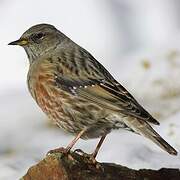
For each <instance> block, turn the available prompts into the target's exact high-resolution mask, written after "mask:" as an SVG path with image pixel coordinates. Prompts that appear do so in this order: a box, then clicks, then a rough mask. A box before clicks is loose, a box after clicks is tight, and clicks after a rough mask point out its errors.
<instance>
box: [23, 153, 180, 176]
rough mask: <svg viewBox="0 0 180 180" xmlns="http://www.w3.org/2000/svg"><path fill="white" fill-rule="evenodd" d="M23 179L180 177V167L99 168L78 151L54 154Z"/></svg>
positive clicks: (118, 166) (102, 166)
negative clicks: (158, 168)
mask: <svg viewBox="0 0 180 180" xmlns="http://www.w3.org/2000/svg"><path fill="white" fill-rule="evenodd" d="M21 180H180V170H179V169H166V168H163V169H160V170H157V171H156V170H146V169H142V170H133V169H129V168H127V167H124V166H121V165H116V164H111V163H99V164H98V167H97V166H95V165H94V164H92V163H90V162H89V160H88V159H87V158H85V157H83V156H81V155H79V154H77V153H74V152H71V153H70V154H69V155H64V154H61V153H54V154H51V155H48V156H47V157H45V159H43V160H42V161H40V162H39V163H38V164H36V165H34V166H32V167H31V168H29V170H28V172H27V173H26V174H25V175H24V177H22V178H21Z"/></svg>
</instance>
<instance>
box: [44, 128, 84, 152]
mask: <svg viewBox="0 0 180 180" xmlns="http://www.w3.org/2000/svg"><path fill="white" fill-rule="evenodd" d="M85 131H86V129H83V130H82V131H80V132H79V134H78V135H77V136H76V137H75V138H74V139H73V140H72V141H71V142H70V143H69V144H68V146H67V147H66V148H63V147H60V148H57V149H53V150H50V151H48V153H47V154H52V153H58V152H60V153H68V152H69V151H70V150H71V148H72V147H73V146H74V145H75V143H76V142H77V141H78V140H79V138H80V137H81V136H82V135H83V133H84V132H85Z"/></svg>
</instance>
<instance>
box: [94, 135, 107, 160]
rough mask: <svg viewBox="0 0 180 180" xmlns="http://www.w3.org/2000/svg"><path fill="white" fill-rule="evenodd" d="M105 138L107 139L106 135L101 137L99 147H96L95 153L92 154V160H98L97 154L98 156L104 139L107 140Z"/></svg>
mask: <svg viewBox="0 0 180 180" xmlns="http://www.w3.org/2000/svg"><path fill="white" fill-rule="evenodd" d="M105 138H106V135H104V136H102V137H101V139H100V141H99V143H98V144H97V146H96V149H95V151H94V152H93V153H92V158H94V159H95V158H96V156H97V154H98V151H99V149H100V147H101V145H102V143H103V142H104V139H105Z"/></svg>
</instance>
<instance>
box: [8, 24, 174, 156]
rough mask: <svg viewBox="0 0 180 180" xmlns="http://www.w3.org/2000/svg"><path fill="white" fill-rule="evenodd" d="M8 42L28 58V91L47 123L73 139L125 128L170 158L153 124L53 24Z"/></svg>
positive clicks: (86, 53)
mask: <svg viewBox="0 0 180 180" xmlns="http://www.w3.org/2000/svg"><path fill="white" fill-rule="evenodd" d="M10 44H18V45H21V46H23V47H24V49H25V50H26V53H27V55H28V57H29V62H30V68H29V73H28V87H29V90H30V92H31V95H32V97H33V98H34V99H35V101H36V102H37V103H38V105H39V106H40V107H41V109H42V110H43V111H44V112H45V113H46V114H47V115H48V117H49V118H50V119H52V120H53V121H55V122H56V124H57V125H58V126H60V127H62V128H63V129H65V130H66V131H68V132H70V133H73V134H74V135H75V136H76V138H75V139H74V140H73V142H72V143H70V145H69V146H68V148H67V150H70V149H71V148H72V146H73V145H74V144H75V142H76V141H77V140H78V139H79V138H84V139H89V138H98V137H102V138H101V141H100V143H99V144H98V146H97V149H96V151H95V153H94V154H93V156H94V157H95V156H96V154H97V151H98V149H99V147H100V145H101V144H102V142H103V140H104V138H105V136H106V134H108V133H109V132H111V130H113V129H119V128H125V129H127V130H130V131H132V132H135V133H138V134H140V135H143V136H145V137H147V138H149V139H150V140H152V141H153V142H154V143H156V144H157V145H158V146H160V147H161V148H163V149H164V150H165V151H167V152H168V153H170V154H173V155H176V154H177V152H176V150H175V149H174V148H173V147H171V146H170V145H169V144H168V143H167V142H166V141H165V140H163V139H162V138H161V136H160V135H159V134H158V133H157V132H156V131H155V130H154V129H153V128H152V127H151V126H150V124H155V125H159V122H158V121H157V120H155V119H154V118H153V117H152V116H151V115H150V114H149V113H148V112H147V111H146V110H145V109H144V108H143V107H142V106H141V105H140V104H139V103H138V102H137V101H136V100H135V99H134V98H133V96H132V95H131V94H130V93H129V92H128V91H127V90H126V89H125V88H124V87H123V86H122V85H121V84H119V83H118V82H117V81H116V80H115V79H114V78H113V77H112V76H111V74H110V73H109V72H108V71H107V70H106V69H105V68H104V67H103V66H102V65H101V64H100V63H99V62H98V61H97V60H96V59H95V58H94V57H93V56H92V55H91V54H90V53H89V52H87V51H86V50H85V49H83V48H82V47H80V46H79V45H77V44H76V43H74V42H73V41H72V40H71V39H69V38H68V37H66V36H65V35H64V34H63V33H61V32H60V31H58V30H57V29H56V28H55V27H54V26H52V25H48V24H40V25H36V26H33V27H31V28H30V29H28V30H27V31H26V32H25V33H24V34H23V35H22V37H21V38H20V39H19V40H18V41H15V42H12V43H10Z"/></svg>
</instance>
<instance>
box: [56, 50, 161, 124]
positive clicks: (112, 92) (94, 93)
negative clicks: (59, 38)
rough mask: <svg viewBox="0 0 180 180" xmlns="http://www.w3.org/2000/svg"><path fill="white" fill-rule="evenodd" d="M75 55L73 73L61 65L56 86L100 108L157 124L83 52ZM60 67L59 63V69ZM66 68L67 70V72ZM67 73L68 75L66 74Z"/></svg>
mask: <svg viewBox="0 0 180 180" xmlns="http://www.w3.org/2000/svg"><path fill="white" fill-rule="evenodd" d="M68 54H70V53H67V55H66V56H68ZM77 54H78V57H76V56H74V58H76V59H74V60H75V61H76V64H78V65H77V67H75V66H73V68H75V70H73V68H72V67H71V66H70V65H65V63H64V65H65V68H66V72H64V73H62V69H64V68H62V69H61V73H60V74H58V73H57V74H56V84H57V86H59V87H61V88H63V89H64V90H66V91H68V92H70V93H72V94H74V95H78V96H81V97H83V98H86V99H88V100H89V101H92V102H94V103H96V104H99V105H101V106H102V107H105V108H109V109H112V110H115V111H119V112H121V113H122V114H124V115H127V116H132V117H137V118H138V119H141V120H144V121H147V122H150V123H153V124H156V125H159V122H158V121H157V120H155V119H154V118H153V117H152V116H151V115H150V114H149V113H148V112H147V111H146V110H145V109H144V108H143V107H142V106H141V105H140V104H139V103H138V102H137V101H136V100H135V99H134V97H133V96H132V95H131V94H130V93H129V92H128V91H127V90H126V89H125V88H124V87H123V86H122V85H120V84H119V83H118V82H117V81H116V80H115V79H114V78H113V77H112V76H111V74H110V73H109V72H108V71H107V70H106V69H105V68H104V67H103V66H102V65H101V64H100V63H99V62H98V61H96V59H95V58H93V57H92V56H91V55H90V54H89V53H88V52H87V51H84V50H83V53H82V52H81V54H80V53H77ZM79 54H80V55H79ZM79 56H80V57H79ZM61 58H62V56H61ZM66 58H68V57H66ZM79 61H80V62H79ZM81 61H84V62H81ZM64 65H63V63H62V64H61V63H60V66H64ZM78 66H79V67H78ZM67 68H68V69H69V71H67ZM70 71H71V73H69V72H70Z"/></svg>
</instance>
